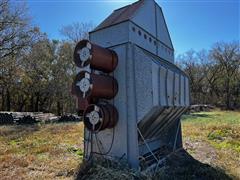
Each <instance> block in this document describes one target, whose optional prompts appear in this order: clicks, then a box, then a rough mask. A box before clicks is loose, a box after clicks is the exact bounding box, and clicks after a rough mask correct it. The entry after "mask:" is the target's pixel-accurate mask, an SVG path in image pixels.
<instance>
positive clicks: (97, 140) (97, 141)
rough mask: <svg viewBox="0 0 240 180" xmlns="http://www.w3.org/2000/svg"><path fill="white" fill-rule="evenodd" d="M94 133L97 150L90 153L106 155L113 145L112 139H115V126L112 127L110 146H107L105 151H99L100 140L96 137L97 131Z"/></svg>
mask: <svg viewBox="0 0 240 180" xmlns="http://www.w3.org/2000/svg"><path fill="white" fill-rule="evenodd" d="M94 135H95V139H96V144H97V147H98V150H99V152H92V153H94V154H98V155H101V156H105V155H108V154H109V153H110V152H111V150H112V147H113V143H114V139H115V128H113V132H112V141H111V144H110V147H109V149H108V150H107V152H105V153H103V152H101V148H100V146H99V142H100V140H99V139H98V137H97V133H94Z"/></svg>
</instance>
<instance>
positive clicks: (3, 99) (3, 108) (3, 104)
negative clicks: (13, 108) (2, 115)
mask: <svg viewBox="0 0 240 180" xmlns="http://www.w3.org/2000/svg"><path fill="white" fill-rule="evenodd" d="M1 111H5V96H4V88H3V89H2V107H1Z"/></svg>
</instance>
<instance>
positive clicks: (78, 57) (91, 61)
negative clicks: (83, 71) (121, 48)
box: [74, 40, 118, 73]
mask: <svg viewBox="0 0 240 180" xmlns="http://www.w3.org/2000/svg"><path fill="white" fill-rule="evenodd" d="M74 62H75V63H76V65H77V66H78V67H80V68H83V67H85V66H88V65H90V68H92V69H96V70H101V71H103V72H106V73H109V72H112V71H114V69H115V68H116V67H117V64H118V56H117V54H116V53H115V52H114V51H113V50H109V49H105V48H103V47H101V46H98V45H96V44H93V43H91V42H90V41H88V40H82V41H80V42H79V43H78V44H77V45H76V47H75V50H74Z"/></svg>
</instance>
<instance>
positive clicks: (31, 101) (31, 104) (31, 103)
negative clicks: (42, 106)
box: [30, 94, 34, 112]
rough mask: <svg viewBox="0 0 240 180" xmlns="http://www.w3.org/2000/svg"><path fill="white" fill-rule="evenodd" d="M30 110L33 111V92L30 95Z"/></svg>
mask: <svg viewBox="0 0 240 180" xmlns="http://www.w3.org/2000/svg"><path fill="white" fill-rule="evenodd" d="M30 111H31V112H33V111H34V96H33V94H32V95H31V100H30Z"/></svg>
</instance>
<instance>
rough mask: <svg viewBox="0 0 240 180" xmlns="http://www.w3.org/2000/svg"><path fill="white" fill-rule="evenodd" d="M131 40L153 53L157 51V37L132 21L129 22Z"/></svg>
mask: <svg viewBox="0 0 240 180" xmlns="http://www.w3.org/2000/svg"><path fill="white" fill-rule="evenodd" d="M129 41H130V42H132V43H134V44H137V45H138V46H140V47H142V48H144V49H146V50H148V51H150V52H151V53H153V54H156V53H157V51H156V45H155V44H154V41H156V38H155V37H154V36H153V35H151V34H149V33H148V32H147V31H146V30H144V29H143V28H141V27H139V26H137V25H135V24H134V23H132V22H130V23H129Z"/></svg>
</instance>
